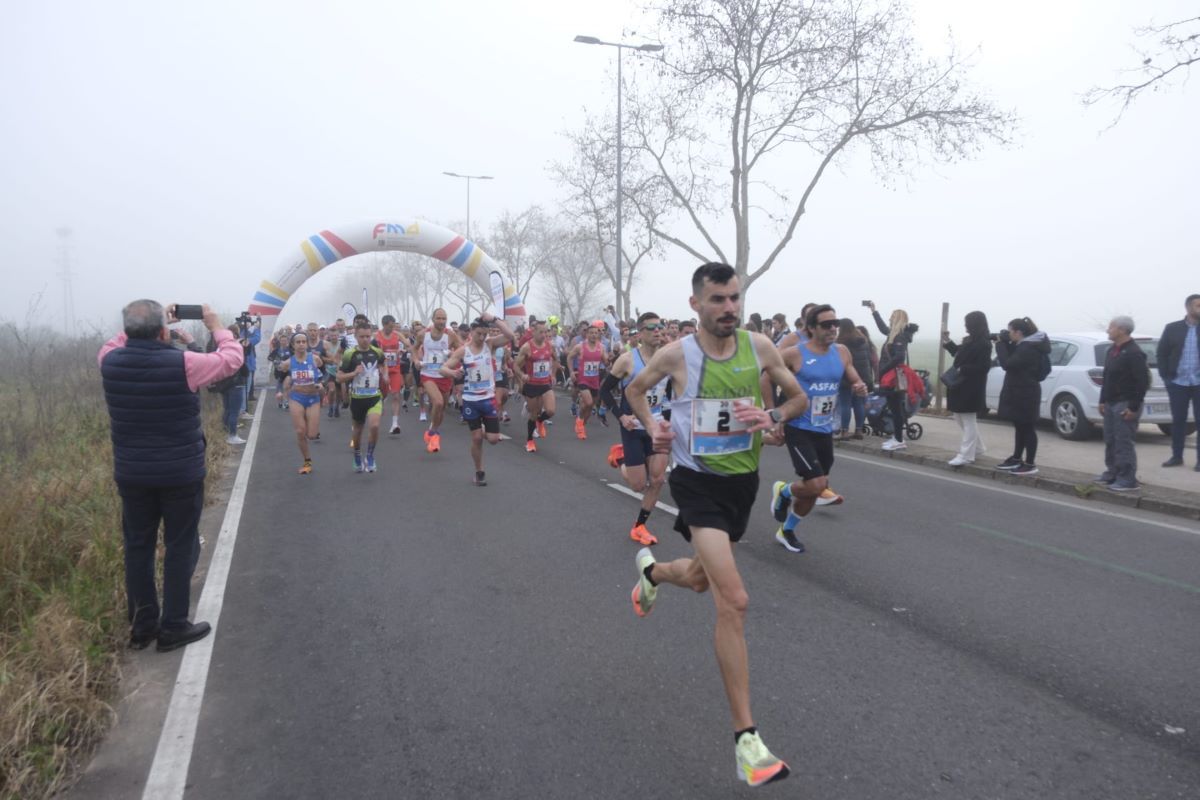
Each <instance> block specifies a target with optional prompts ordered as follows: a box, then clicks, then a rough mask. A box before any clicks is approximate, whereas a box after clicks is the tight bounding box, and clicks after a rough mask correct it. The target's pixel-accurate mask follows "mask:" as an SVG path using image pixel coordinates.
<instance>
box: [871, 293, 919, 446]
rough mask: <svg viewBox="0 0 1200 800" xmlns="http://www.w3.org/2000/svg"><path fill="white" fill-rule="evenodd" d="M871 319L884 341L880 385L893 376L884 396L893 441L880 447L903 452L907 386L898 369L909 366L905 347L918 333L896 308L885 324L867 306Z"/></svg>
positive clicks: (872, 304)
mask: <svg viewBox="0 0 1200 800" xmlns="http://www.w3.org/2000/svg"><path fill="white" fill-rule="evenodd" d="M867 306H868V307H869V308H870V309H871V316H873V317H874V318H875V327H877V328H879V332H880V333H882V334H883V335H884V336H886V337H887V340H886V341H884V343H883V347H881V348H880V350H879V383H880V384H881V385H887V384H886V383H885V382H884V379H885V378H886V377H887V376H888V373H889V372H893V371H894V372H895V375H894V376H892V380H893V383H892V387H893V388H891V389H889V390H888V392H887V404H888V412H889V413H890V414H891V416H892V438H891V439H888V440H887V441H886V442H884V443H883V449H884V450H903V449H904V448H906V447H908V445H906V444H905V443H904V429H905V427H907V425H908V405H907V403H908V391H907V388H908V385H907V380H908V378H907V377H903V378H902V377H901V376H902V375H904V371H903V370H902V369H901V367H904V366H906V365H907V364H908V346H909V344H911V343H912V339H913V334H915V333H916V332H917V330H918V328H917V326H916V324H914V323H910V322H909V321H908V312H907V311H905V310H904V309H901V308H897V309H896V310H895V311H893V312H892V316H891V317H890V318H889V319H888V322H887V323H886V324H885V323H884V321H883V317H881V316H880V315H879V312H878V311H876V310H875V304H874V303H867Z"/></svg>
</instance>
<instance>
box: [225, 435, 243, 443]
mask: <svg viewBox="0 0 1200 800" xmlns="http://www.w3.org/2000/svg"><path fill="white" fill-rule="evenodd" d="M225 441H226V443H228V444H245V443H246V440H245V439H243V438H242V437H240V436H230V437H229V438H228V439H226V440H225Z"/></svg>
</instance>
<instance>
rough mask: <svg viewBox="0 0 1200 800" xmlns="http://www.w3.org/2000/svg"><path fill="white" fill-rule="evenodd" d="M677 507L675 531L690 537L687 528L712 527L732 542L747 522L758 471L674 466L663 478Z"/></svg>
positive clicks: (736, 539) (739, 535)
mask: <svg viewBox="0 0 1200 800" xmlns="http://www.w3.org/2000/svg"><path fill="white" fill-rule="evenodd" d="M667 483H668V485H669V486H670V487H671V496H672V497H673V498H674V499H675V505H676V506H677V507H678V508H679V515H678V516H676V517H675V530H677V531H679V532H680V533H681V534H683V538H684V539H686V540H687V541H689V542H690V541H691V540H692V532H691V528H716V529H717V530H719V531H725V533H726V534H728V535H729V541H731V542H736V541H738V540H739V539H741V538H742V534H744V533H745V532H746V527H747V526H748V525H749V524H750V512H751V511H753V510H754V500H755V498H756V497H758V473H757V472H745V473H742V474H740V475H711V474H709V473H706V472H696V471H695V470H691V469H688V468H686V467H679V466H677V467H675V469H673V470H671V477H670V479H669V480H668V481H667Z"/></svg>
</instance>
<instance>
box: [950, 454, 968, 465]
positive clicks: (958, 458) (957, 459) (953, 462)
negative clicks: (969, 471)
mask: <svg viewBox="0 0 1200 800" xmlns="http://www.w3.org/2000/svg"><path fill="white" fill-rule="evenodd" d="M946 463H947V464H949V465H950V466H952V467H961V466H962V465H963V464H970V463H971V460H968V459H965V458H963V457H962V456H955V457H954V458H952V459H950V460H949V461H947V462H946Z"/></svg>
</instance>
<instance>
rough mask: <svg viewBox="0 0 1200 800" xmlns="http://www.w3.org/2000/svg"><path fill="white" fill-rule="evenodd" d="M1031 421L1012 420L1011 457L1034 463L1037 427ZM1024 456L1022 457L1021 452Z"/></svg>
mask: <svg viewBox="0 0 1200 800" xmlns="http://www.w3.org/2000/svg"><path fill="white" fill-rule="evenodd" d="M1035 426H1036V423H1033V422H1014V423H1013V431H1014V435H1013V458H1015V459H1018V460H1021V461H1024V462H1025V463H1026V464H1032V463H1034V460H1035V459H1036V458H1037V446H1038V437H1037V428H1036V427H1035ZM1022 453H1024V455H1025V457H1024V458H1022V457H1021V454H1022Z"/></svg>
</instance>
